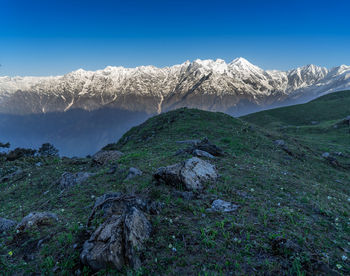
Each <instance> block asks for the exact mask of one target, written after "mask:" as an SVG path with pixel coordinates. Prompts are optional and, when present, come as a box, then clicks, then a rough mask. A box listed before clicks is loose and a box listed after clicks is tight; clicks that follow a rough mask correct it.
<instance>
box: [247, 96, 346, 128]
mask: <svg viewBox="0 0 350 276" xmlns="http://www.w3.org/2000/svg"><path fill="white" fill-rule="evenodd" d="M348 115H350V91H342V92H336V93H332V94H328V95H325V96H322V97H320V98H318V99H315V100H313V101H310V102H308V103H305V104H298V105H292V106H288V107H281V108H275V109H270V110H266V111H261V112H257V113H253V114H250V115H246V116H243V117H242V119H244V120H247V121H249V122H252V123H255V124H257V125H260V126H264V127H266V126H270V127H277V126H282V125H293V126H295V125H297V126H299V125H311V124H312V122H313V121H318V122H325V121H332V120H337V119H340V118H344V117H346V116H348Z"/></svg>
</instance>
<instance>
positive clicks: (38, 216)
mask: <svg viewBox="0 0 350 276" xmlns="http://www.w3.org/2000/svg"><path fill="white" fill-rule="evenodd" d="M56 221H58V216H57V215H56V214H54V213H51V212H32V213H30V214H29V215H27V216H25V217H24V218H23V219H22V221H21V222H20V223H19V224H18V225H17V227H16V229H17V230H18V231H25V230H27V229H30V228H32V227H38V226H42V225H50V224H53V223H55V222H56Z"/></svg>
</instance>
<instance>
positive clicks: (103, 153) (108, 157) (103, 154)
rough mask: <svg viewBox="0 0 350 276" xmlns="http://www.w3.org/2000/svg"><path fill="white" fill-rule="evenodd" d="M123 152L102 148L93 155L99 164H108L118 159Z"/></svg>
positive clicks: (93, 158)
mask: <svg viewBox="0 0 350 276" xmlns="http://www.w3.org/2000/svg"><path fill="white" fill-rule="evenodd" d="M122 156H123V153H122V152H120V151H117V150H100V151H99V152H97V153H95V154H94V155H93V156H92V160H93V162H94V163H96V164H98V165H107V164H108V163H110V162H113V161H117V160H118V159H119V158H120V157H122Z"/></svg>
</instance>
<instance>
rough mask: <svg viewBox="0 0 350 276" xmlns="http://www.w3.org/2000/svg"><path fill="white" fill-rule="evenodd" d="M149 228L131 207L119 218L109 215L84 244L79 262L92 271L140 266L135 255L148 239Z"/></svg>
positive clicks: (150, 228) (147, 222) (136, 210)
mask: <svg viewBox="0 0 350 276" xmlns="http://www.w3.org/2000/svg"><path fill="white" fill-rule="evenodd" d="M151 232H152V225H151V223H150V222H149V221H148V220H147V218H146V216H145V215H144V214H143V212H142V211H140V210H139V209H137V208H136V207H131V208H130V209H129V210H128V211H126V212H125V213H124V214H122V215H119V216H118V215H112V216H111V217H109V218H108V219H107V220H106V221H105V222H104V223H103V224H102V225H100V226H99V227H98V228H97V230H96V231H95V232H94V233H93V234H92V236H91V237H90V239H89V240H88V241H86V242H85V243H84V246H83V251H82V252H81V254H80V259H81V261H82V262H83V263H84V264H86V265H89V266H90V267H91V268H92V269H93V270H94V271H98V270H101V269H104V268H107V267H110V266H113V267H114V268H116V269H118V270H121V269H122V268H123V266H125V265H130V266H131V267H132V268H134V269H138V268H139V267H140V266H141V260H140V258H139V256H138V251H139V250H142V249H144V242H145V241H146V240H147V239H148V238H149V237H150V234H151Z"/></svg>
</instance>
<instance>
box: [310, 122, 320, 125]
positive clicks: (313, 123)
mask: <svg viewBox="0 0 350 276" xmlns="http://www.w3.org/2000/svg"><path fill="white" fill-rule="evenodd" d="M319 123H320V122H319V121H311V124H312V125H318V124H319Z"/></svg>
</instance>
